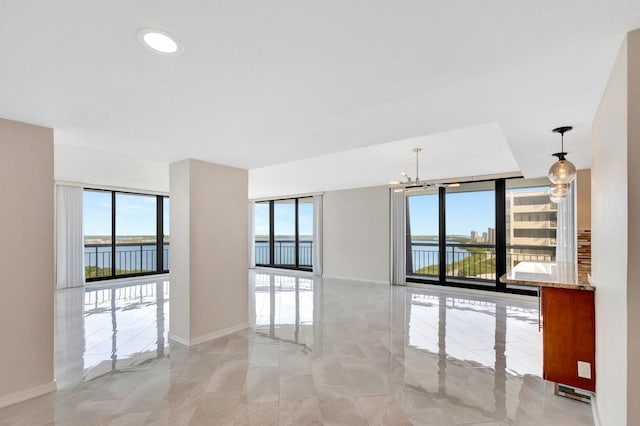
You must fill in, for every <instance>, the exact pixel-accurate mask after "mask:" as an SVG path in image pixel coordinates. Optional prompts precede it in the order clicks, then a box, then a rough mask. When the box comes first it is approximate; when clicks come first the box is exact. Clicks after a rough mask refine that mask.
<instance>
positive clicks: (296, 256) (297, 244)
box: [294, 198, 300, 269]
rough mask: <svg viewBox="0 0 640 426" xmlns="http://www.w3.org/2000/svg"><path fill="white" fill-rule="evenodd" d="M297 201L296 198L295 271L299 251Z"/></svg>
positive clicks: (297, 265) (298, 260) (298, 262)
mask: <svg viewBox="0 0 640 426" xmlns="http://www.w3.org/2000/svg"><path fill="white" fill-rule="evenodd" d="M298 201H299V199H298V198H296V199H295V234H296V235H295V237H294V239H295V243H294V250H295V255H294V258H295V260H296V269H298V268H299V267H300V259H299V258H298V254H299V250H300V230H299V229H298Z"/></svg>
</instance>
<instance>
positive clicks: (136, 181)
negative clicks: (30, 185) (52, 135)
mask: <svg viewBox="0 0 640 426" xmlns="http://www.w3.org/2000/svg"><path fill="white" fill-rule="evenodd" d="M54 154H55V155H54V161H55V168H54V176H55V180H57V181H65V182H77V183H82V184H87V185H88V186H91V185H95V186H107V187H115V188H128V189H134V190H143V191H152V192H165V193H166V192H169V165H168V164H164V163H157V162H154V161H147V160H140V159H135V158H130V157H127V156H126V155H118V154H112V153H109V152H103V151H96V150H92V149H86V148H80V147H76V146H70V145H55V146H54Z"/></svg>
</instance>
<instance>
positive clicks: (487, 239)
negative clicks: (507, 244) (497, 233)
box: [482, 232, 489, 243]
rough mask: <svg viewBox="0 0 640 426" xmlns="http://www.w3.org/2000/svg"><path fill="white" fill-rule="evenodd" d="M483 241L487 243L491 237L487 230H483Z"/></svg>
mask: <svg viewBox="0 0 640 426" xmlns="http://www.w3.org/2000/svg"><path fill="white" fill-rule="evenodd" d="M482 242H483V243H487V242H489V237H488V236H487V233H486V232H483V233H482Z"/></svg>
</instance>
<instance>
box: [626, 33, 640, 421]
mask: <svg viewBox="0 0 640 426" xmlns="http://www.w3.org/2000/svg"><path fill="white" fill-rule="evenodd" d="M627 37H628V58H627V62H628V70H627V73H628V74H627V81H628V97H627V108H628V120H627V123H628V128H627V141H628V145H627V173H628V199H627V200H628V203H629V204H628V205H629V213H628V219H629V222H628V259H629V260H630V261H629V262H628V264H627V401H628V404H627V423H628V424H636V425H637V424H640V405H639V404H638V401H640V386H639V385H638V384H639V383H640V263H639V262H638V259H640V30H636V31H633V32H631V33H629V35H628V36H627Z"/></svg>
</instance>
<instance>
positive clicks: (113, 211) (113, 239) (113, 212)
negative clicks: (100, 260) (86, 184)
mask: <svg viewBox="0 0 640 426" xmlns="http://www.w3.org/2000/svg"><path fill="white" fill-rule="evenodd" d="M110 276H111V277H112V278H115V276H116V193H115V191H111V275H110Z"/></svg>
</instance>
